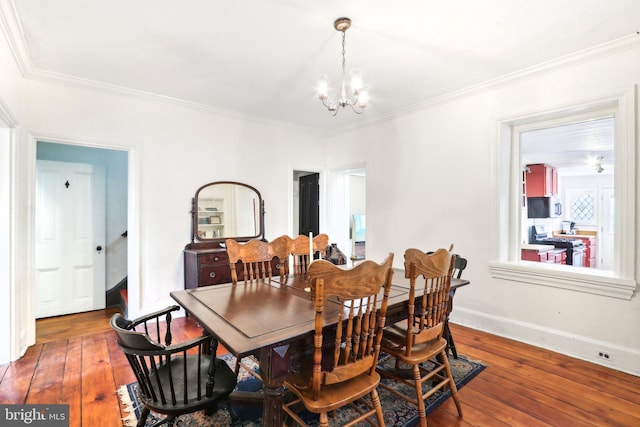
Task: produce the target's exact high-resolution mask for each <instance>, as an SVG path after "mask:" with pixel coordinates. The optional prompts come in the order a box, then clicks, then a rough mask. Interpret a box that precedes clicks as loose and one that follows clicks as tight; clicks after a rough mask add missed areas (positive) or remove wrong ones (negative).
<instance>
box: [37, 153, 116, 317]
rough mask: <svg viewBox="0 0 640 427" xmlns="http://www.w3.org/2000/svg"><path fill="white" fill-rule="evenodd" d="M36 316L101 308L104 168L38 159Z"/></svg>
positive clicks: (103, 283) (103, 249)
mask: <svg viewBox="0 0 640 427" xmlns="http://www.w3.org/2000/svg"><path fill="white" fill-rule="evenodd" d="M36 170H37V176H36V245H35V246H36V260H35V261H36V292H35V300H36V308H35V312H36V318H41V317H49V316H58V315H61V314H69V313H77V312H82V311H90V310H98V309H102V308H104V307H105V248H104V246H105V241H104V239H105V177H104V168H102V167H99V166H96V165H90V164H84V163H67V162H56V161H49V160H38V161H37V169H36Z"/></svg>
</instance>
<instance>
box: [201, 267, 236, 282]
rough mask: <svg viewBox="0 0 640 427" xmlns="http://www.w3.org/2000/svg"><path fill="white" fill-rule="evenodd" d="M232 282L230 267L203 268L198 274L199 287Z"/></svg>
mask: <svg viewBox="0 0 640 427" xmlns="http://www.w3.org/2000/svg"><path fill="white" fill-rule="evenodd" d="M228 282H231V270H230V269H229V265H228V264H225V265H219V266H212V267H202V268H200V272H199V274H198V286H206V285H215V284H218V283H228Z"/></svg>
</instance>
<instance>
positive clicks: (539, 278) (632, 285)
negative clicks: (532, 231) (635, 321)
mask: <svg viewBox="0 0 640 427" xmlns="http://www.w3.org/2000/svg"><path fill="white" fill-rule="evenodd" d="M489 271H490V273H491V277H493V278H495V279H504V280H511V281H515V282H523V283H529V284H532V285H542V286H550V287H552V288H559V289H568V290H571V291H576V292H584V293H589V294H595V295H603V296H607V297H612V298H620V299H626V300H630V299H631V297H632V296H633V294H634V293H635V291H636V282H635V280H633V279H624V278H621V277H615V275H614V274H613V273H612V272H610V271H603V270H596V269H587V268H580V267H571V266H559V265H553V264H541V263H537V262H530V261H515V262H491V263H489Z"/></svg>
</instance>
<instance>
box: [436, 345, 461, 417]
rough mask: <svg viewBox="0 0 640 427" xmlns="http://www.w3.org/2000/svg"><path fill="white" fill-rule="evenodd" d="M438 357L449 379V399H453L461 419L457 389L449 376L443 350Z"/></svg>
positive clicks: (447, 361)
mask: <svg viewBox="0 0 640 427" xmlns="http://www.w3.org/2000/svg"><path fill="white" fill-rule="evenodd" d="M438 357H440V359H442V363H444V369H445V371H446V372H447V378H449V388H450V389H451V397H452V398H453V401H454V403H455V404H456V408H457V409H458V417H462V406H461V405H460V398H459V397H458V388H457V387H456V382H455V381H454V380H453V375H452V374H451V366H450V365H449V359H448V358H447V353H446V352H445V351H444V350H443V351H441V352H440V354H439V355H438Z"/></svg>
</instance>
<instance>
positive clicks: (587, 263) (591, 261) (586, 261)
mask: <svg viewBox="0 0 640 427" xmlns="http://www.w3.org/2000/svg"><path fill="white" fill-rule="evenodd" d="M578 238H579V239H580V240H582V242H583V243H584V258H583V259H582V261H583V263H582V265H583V266H584V267H589V268H596V238H595V236H594V237H582V236H581V237H578Z"/></svg>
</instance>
